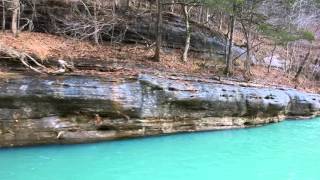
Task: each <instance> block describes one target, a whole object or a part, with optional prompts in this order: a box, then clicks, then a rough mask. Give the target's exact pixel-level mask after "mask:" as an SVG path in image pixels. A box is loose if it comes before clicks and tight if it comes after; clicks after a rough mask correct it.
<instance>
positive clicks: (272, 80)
mask: <svg viewBox="0 0 320 180" xmlns="http://www.w3.org/2000/svg"><path fill="white" fill-rule="evenodd" d="M0 7H1V9H0V11H1V12H0V16H1V29H2V31H3V32H2V33H1V34H0V37H1V38H0V51H1V63H0V65H1V68H0V69H1V71H2V72H9V71H17V70H19V71H21V70H23V69H29V71H35V72H37V73H42V74H48V73H49V74H68V73H69V74H72V73H80V74H81V73H82V74H83V73H95V74H100V75H105V74H108V75H119V74H130V75H136V74H139V73H141V72H144V71H148V72H153V73H172V74H177V75H183V76H197V77H201V78H214V79H218V80H225V81H227V80H228V81H229V80H230V81H240V82H250V83H254V84H261V85H272V86H286V87H294V88H300V89H304V90H307V91H312V92H318V93H319V92H320V88H319V87H320V85H319V81H320V42H319V38H320V37H319V33H320V17H319V16H320V15H319V14H320V13H319V12H320V10H319V9H320V2H319V0H272V1H267V0H139V1H138V0H111V1H103V0H2V2H1V5H0ZM11 61H13V62H16V64H15V63H12V62H11ZM13 64H15V65H13Z"/></svg>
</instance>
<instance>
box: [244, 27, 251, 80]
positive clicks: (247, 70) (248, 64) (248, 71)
mask: <svg viewBox="0 0 320 180" xmlns="http://www.w3.org/2000/svg"><path fill="white" fill-rule="evenodd" d="M246 41H247V44H246V49H247V55H246V61H245V75H246V76H247V77H249V76H250V75H251V63H252V62H251V50H250V49H251V48H250V44H251V33H250V29H249V30H248V32H247V33H246Z"/></svg>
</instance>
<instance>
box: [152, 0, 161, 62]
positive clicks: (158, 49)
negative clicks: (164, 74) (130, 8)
mask: <svg viewBox="0 0 320 180" xmlns="http://www.w3.org/2000/svg"><path fill="white" fill-rule="evenodd" d="M161 6H162V5H161V0H157V8H158V14H157V16H158V17H157V25H156V38H157V39H156V51H155V54H154V57H153V58H154V60H155V61H157V62H159V61H160V53H161V41H162V37H161V35H162V32H161V27H162V14H161V13H162V8H161Z"/></svg>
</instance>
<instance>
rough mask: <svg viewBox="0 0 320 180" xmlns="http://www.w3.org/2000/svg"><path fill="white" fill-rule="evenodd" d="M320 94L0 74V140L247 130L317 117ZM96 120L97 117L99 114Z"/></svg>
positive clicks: (163, 80)
mask: <svg viewBox="0 0 320 180" xmlns="http://www.w3.org/2000/svg"><path fill="white" fill-rule="evenodd" d="M319 112H320V95H317V94H309V93H303V92H298V91H296V90H293V89H288V90H283V89H276V88H257V87H241V86H238V85H225V84H218V83H214V82H201V81H195V80H192V79H183V78H182V79H181V78H180V79H179V80H176V79H174V78H170V77H162V76H154V75H146V74H144V75H140V76H139V77H138V78H137V79H136V80H123V81H119V82H115V81H113V80H110V79H107V78H102V77H85V76H46V77H33V76H26V75H21V76H18V77H16V78H11V79H9V80H0V125H1V126H0V133H1V134H0V146H1V147H4V146H23V145H34V144H51V143H84V142H92V141H100V140H111V139H120V138H131V137H140V136H150V135H161V134H169V133H178V132H193V131H208V130H220V129H231V128H244V127H252V126H257V125H263V124H268V123H274V122H279V121H282V120H283V119H284V118H285V117H289V116H290V117H291V116H313V115H319ZM97 118H99V119H98V120H97Z"/></svg>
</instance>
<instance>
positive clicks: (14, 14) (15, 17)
mask: <svg viewBox="0 0 320 180" xmlns="http://www.w3.org/2000/svg"><path fill="white" fill-rule="evenodd" d="M12 8H13V12H12V21H11V30H12V33H13V35H14V36H15V37H17V36H18V33H19V27H18V19H19V12H20V1H19V0H13V1H12Z"/></svg>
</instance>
